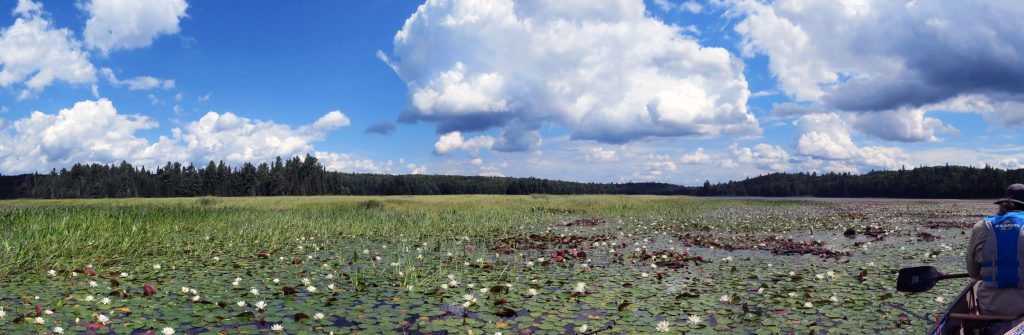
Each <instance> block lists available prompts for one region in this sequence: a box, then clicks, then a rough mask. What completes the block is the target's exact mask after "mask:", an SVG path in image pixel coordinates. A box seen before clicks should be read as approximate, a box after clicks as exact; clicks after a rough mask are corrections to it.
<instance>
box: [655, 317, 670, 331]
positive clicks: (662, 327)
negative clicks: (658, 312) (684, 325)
mask: <svg viewBox="0 0 1024 335" xmlns="http://www.w3.org/2000/svg"><path fill="white" fill-rule="evenodd" d="M668 326H669V324H668V320H661V322H658V325H657V326H656V327H654V330H657V331H658V332H661V333H667V332H668V331H669V329H668Z"/></svg>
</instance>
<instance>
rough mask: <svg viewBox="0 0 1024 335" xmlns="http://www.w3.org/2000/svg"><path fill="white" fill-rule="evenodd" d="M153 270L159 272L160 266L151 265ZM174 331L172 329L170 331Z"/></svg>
mask: <svg viewBox="0 0 1024 335" xmlns="http://www.w3.org/2000/svg"><path fill="white" fill-rule="evenodd" d="M153 270H160V264H153ZM171 330H174V329H171Z"/></svg>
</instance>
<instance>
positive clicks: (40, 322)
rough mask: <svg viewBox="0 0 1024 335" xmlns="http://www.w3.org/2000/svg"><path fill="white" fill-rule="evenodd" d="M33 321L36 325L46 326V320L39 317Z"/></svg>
mask: <svg viewBox="0 0 1024 335" xmlns="http://www.w3.org/2000/svg"><path fill="white" fill-rule="evenodd" d="M35 321H36V323H38V324H46V319H43V317H41V316H37V317H36V318H35Z"/></svg>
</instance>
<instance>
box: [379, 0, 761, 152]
mask: <svg viewBox="0 0 1024 335" xmlns="http://www.w3.org/2000/svg"><path fill="white" fill-rule="evenodd" d="M645 10H646V8H645V7H644V4H643V2H642V1H640V0H610V1H545V0H524V1H512V0H480V1H451V0H428V1H427V2H426V3H424V4H423V5H421V6H420V7H419V9H418V10H417V11H416V13H415V14H413V15H412V16H411V17H409V18H408V19H407V20H406V22H405V25H404V27H402V29H401V31H399V32H398V33H397V34H396V35H395V38H394V50H393V55H392V56H390V57H389V56H386V55H384V54H383V53H380V54H379V55H380V57H381V58H382V59H384V60H385V61H387V62H388V64H389V65H391V66H392V68H393V69H394V70H395V72H396V73H397V74H398V75H399V76H400V77H401V78H402V79H403V80H404V81H405V82H406V84H407V85H408V88H409V92H410V100H411V106H410V108H409V110H408V112H407V113H405V114H404V115H403V116H402V120H404V121H431V122H436V123H437V128H438V132H439V133H442V134H443V133H449V132H452V131H463V132H467V131H482V130H486V129H491V128H500V129H501V130H502V131H501V135H500V136H499V138H497V139H496V140H495V145H494V148H493V149H495V150H499V151H519V150H525V149H527V148H530V147H534V146H536V145H537V144H538V143H539V141H540V139H541V137H540V135H539V132H538V130H539V129H540V128H541V127H542V126H543V125H544V124H545V123H554V124H559V125H564V126H567V127H569V128H570V129H571V134H572V137H573V138H576V139H593V140H598V141H602V142H606V143H621V142H626V141H631V140H635V139H639V138H645V137H675V136H688V135H694V136H713V135H719V134H726V133H740V134H750V133H758V132H760V128H759V126H758V123H757V121H756V120H755V118H754V117H753V115H752V114H751V113H749V112H748V111H747V106H746V105H747V98H748V97H749V95H750V93H749V91H748V89H747V82H746V79H745V78H744V76H743V64H742V62H741V61H740V60H739V59H736V58H734V57H733V56H732V55H730V54H729V52H728V51H726V50H725V49H721V48H711V47H703V46H701V45H700V44H699V43H698V42H697V41H695V40H693V39H692V38H690V37H687V36H686V35H684V34H683V33H682V30H681V28H679V27H676V26H671V25H666V24H664V23H662V22H660V21H658V20H657V19H654V18H651V17H650V16H648V15H646V13H645Z"/></svg>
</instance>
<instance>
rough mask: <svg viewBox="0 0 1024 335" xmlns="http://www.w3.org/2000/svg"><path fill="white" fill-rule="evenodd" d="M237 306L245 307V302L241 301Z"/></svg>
mask: <svg viewBox="0 0 1024 335" xmlns="http://www.w3.org/2000/svg"><path fill="white" fill-rule="evenodd" d="M235 304H236V305H238V307H245V300H239V301H238V302H236V303H235Z"/></svg>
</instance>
